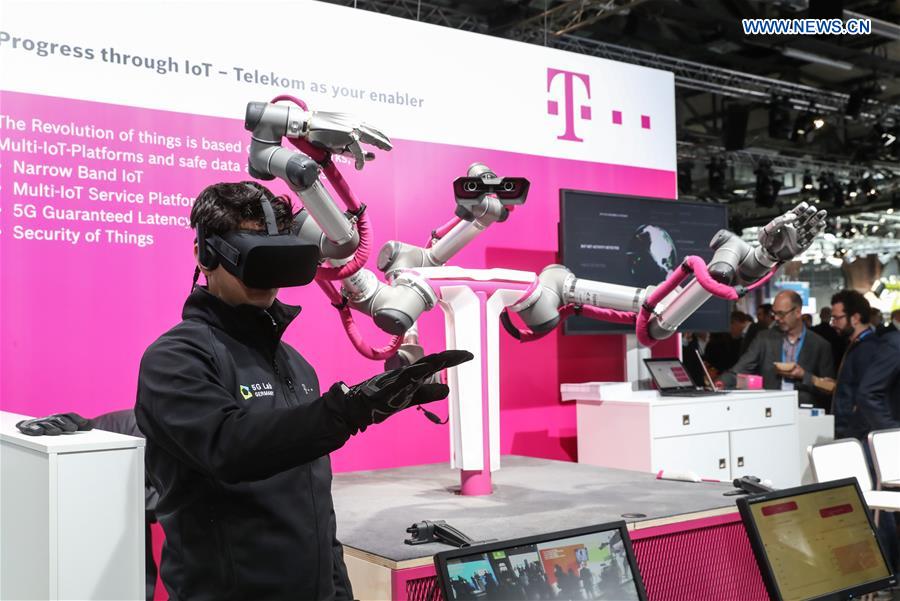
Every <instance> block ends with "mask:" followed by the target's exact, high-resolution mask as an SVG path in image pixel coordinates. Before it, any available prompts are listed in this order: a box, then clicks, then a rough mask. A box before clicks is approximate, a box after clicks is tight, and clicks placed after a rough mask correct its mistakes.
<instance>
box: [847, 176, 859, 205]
mask: <svg viewBox="0 0 900 601" xmlns="http://www.w3.org/2000/svg"><path fill="white" fill-rule="evenodd" d="M858 195H859V185H858V184H857V183H856V180H853V179H851V180H850V181H849V182H847V196H849V197H850V200H853V199H854V198H856V197H857V196H858Z"/></svg>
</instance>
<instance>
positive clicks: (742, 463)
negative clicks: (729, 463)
mask: <svg viewBox="0 0 900 601" xmlns="http://www.w3.org/2000/svg"><path fill="white" fill-rule="evenodd" d="M738 467H744V458H743V457H738Z"/></svg>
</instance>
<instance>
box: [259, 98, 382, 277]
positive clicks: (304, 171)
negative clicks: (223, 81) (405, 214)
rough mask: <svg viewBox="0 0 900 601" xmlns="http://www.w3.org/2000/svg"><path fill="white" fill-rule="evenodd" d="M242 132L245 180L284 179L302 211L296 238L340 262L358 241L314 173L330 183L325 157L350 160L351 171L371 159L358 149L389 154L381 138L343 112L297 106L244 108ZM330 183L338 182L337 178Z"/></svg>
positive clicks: (351, 222) (329, 165)
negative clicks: (287, 144)
mask: <svg viewBox="0 0 900 601" xmlns="http://www.w3.org/2000/svg"><path fill="white" fill-rule="evenodd" d="M276 100H278V99H276ZM244 128H245V129H247V130H249V131H250V132H252V134H251V142H250V159H249V163H250V164H249V173H250V175H251V176H253V177H255V178H257V179H262V180H271V179H274V178H276V177H278V178H279V179H282V180H284V181H285V182H286V183H287V184H288V186H289V187H290V188H291V189H292V190H293V191H294V192H296V193H297V195H298V196H299V197H300V199H301V201H302V202H303V208H304V210H303V211H301V212H300V214H299V215H298V216H297V219H296V220H295V223H294V229H295V231H297V232H298V234H299V235H300V237H301V239H304V240H307V241H311V242H315V243H316V244H318V245H319V250H320V252H321V253H322V256H323V257H325V258H328V259H334V260H336V261H341V260H344V259H348V258H349V257H351V256H352V255H353V253H355V252H356V249H357V248H358V246H359V242H360V241H359V231H358V229H357V228H356V227H354V225H355V215H348V214H345V213H344V212H342V211H341V210H340V209H339V208H338V205H337V203H336V202H335V201H334V199H333V198H332V196H331V194H330V193H329V192H328V190H327V189H326V188H325V186H324V185H323V184H322V182H321V181H320V180H319V174H320V171H321V170H322V169H323V168H324V169H326V172H327V174H328V175H329V177H330V178H331V177H333V174H336V173H337V171H336V169H334V165H333V164H332V163H331V154H342V155H350V156H353V157H354V159H355V163H356V168H357V169H362V168H363V166H364V165H365V162H366V161H367V160H372V159H374V158H375V155H374V154H373V153H370V152H365V151H363V149H362V146H361V144H369V145H373V146H375V147H377V148H380V149H382V150H390V149H391V141H390V140H389V139H388V138H387V136H385V135H384V134H382V133H381V132H380V131H378V130H376V129H374V128H372V127H369V126H368V125H366V124H364V123H359V122H357V121H355V120H354V119H353V118H352V117H350V116H349V115H345V114H343V113H328V112H322V111H311V112H310V111H307V110H305V107H303V106H298V105H294V106H290V105H279V104H273V103H265V102H251V103H248V104H247V111H246V114H245V117H244ZM284 137H287V138H288V139H291V140H292V141H295V144H296V145H297V146H298V148H300V149H301V150H304V151H305V154H304V153H303V152H297V151H292V150H289V149H287V148H284V147H282V146H281V141H282V138H284ZM314 159H315V160H314ZM335 179H339V182H341V183H342V182H343V179H342V178H340V177H339V175H338V176H337V178H335ZM334 183H335V184H336V185H337V184H338V182H334ZM310 217H311V218H310Z"/></svg>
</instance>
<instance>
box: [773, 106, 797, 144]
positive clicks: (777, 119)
mask: <svg viewBox="0 0 900 601" xmlns="http://www.w3.org/2000/svg"><path fill="white" fill-rule="evenodd" d="M791 131H792V129H791V106H790V103H789V102H788V101H787V100H786V99H785V98H783V97H781V96H773V97H772V101H771V103H770V104H769V137H770V138H774V139H776V140H787V139H788V138H790V137H791Z"/></svg>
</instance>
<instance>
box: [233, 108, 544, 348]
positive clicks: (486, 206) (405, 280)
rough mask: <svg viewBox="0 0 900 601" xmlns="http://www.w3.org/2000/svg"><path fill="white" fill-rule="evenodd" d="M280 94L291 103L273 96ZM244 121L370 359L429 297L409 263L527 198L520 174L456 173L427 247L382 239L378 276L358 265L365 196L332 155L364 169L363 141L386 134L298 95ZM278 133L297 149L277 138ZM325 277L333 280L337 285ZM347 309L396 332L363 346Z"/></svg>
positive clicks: (364, 252)
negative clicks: (444, 213) (290, 194)
mask: <svg viewBox="0 0 900 601" xmlns="http://www.w3.org/2000/svg"><path fill="white" fill-rule="evenodd" d="M280 100H290V101H292V102H293V105H284V104H275V103H276V102H278V101H280ZM244 127H245V128H246V129H247V130H249V131H250V132H252V134H251V144H250V157H249V173H250V175H251V176H253V177H256V178H258V179H263V180H271V179H274V178H276V177H278V178H280V179H282V180H284V181H285V182H286V183H287V184H288V186H289V187H290V188H291V189H292V190H293V191H294V192H295V193H297V194H298V196H299V197H300V200H301V202H302V204H303V209H302V210H301V211H300V213H298V215H297V216H296V217H295V219H294V225H293V230H294V232H295V233H296V234H297V235H298V236H299V237H300V239H301V240H304V241H306V242H309V243H312V244H315V245H316V246H317V247H318V248H319V251H320V254H321V256H322V258H323V259H325V260H326V262H327V264H326V265H320V267H319V270H318V273H317V276H316V280H317V283H318V284H319V286H320V287H321V288H322V290H323V291H324V292H325V293H326V294H327V295H328V297H329V298H330V300H331V302H332V304H333V305H334V306H335V307H337V308H338V310H339V311H340V312H341V319H342V321H343V323H344V327H345V329H346V331H347V334H348V336H349V337H350V339H351V342H353V345H354V346H355V347H356V349H357V350H358V351H359V352H360V353H362V354H363V355H365V356H366V357H369V358H370V359H384V358H387V357H388V356H391V355H393V354H394V353H395V352H396V351H397V349H398V348H399V347H400V344H401V343H402V342H403V339H402V338H401V336H402V335H403V334H404V333H406V332H408V331H410V330H411V329H412V330H411V331H410V335H409V337H408V338H409V340H414V339H415V337H416V332H415V328H414V325H415V322H416V320H417V319H418V318H419V316H420V315H421V314H422V313H423V312H425V311H428V310H430V309H431V308H433V307H434V305H435V303H436V302H437V296H436V295H435V293H434V291H433V290H432V289H431V287H430V286H429V285H428V283H427V281H426V280H425V279H424V278H422V277H421V276H419V275H418V274H416V273H415V272H414V271H412V270H414V269H415V268H418V267H434V266H440V265H443V264H444V263H446V262H447V261H448V260H450V259H451V258H452V257H453V256H454V255H456V254H457V253H458V252H459V251H460V250H462V248H464V247H465V245H466V244H468V243H469V242H471V241H472V240H473V239H475V237H477V236H478V235H479V234H480V233H481V232H482V231H484V230H485V229H486V228H487V227H488V226H490V225H491V224H493V223H496V222H498V221H504V220H505V219H506V218H507V217H508V215H509V211H510V210H512V208H513V206H514V205H516V204H522V203H523V202H525V197H526V195H527V192H528V187H529V184H528V181H527V180H526V179H524V178H499V177H497V175H496V174H494V173H493V172H492V171H491V170H490V169H489V168H488V167H486V166H485V165H482V164H480V163H476V164H474V165H472V166H471V167H470V168H469V171H468V173H467V177H463V178H458V179H457V180H456V181H455V182H454V192H455V195H456V203H457V209H456V215H457V216H456V218H455V219H454V220H452V221H451V222H449V223H447V224H446V225H444V226H443V227H441V228H439V229H438V230H435V231H434V232H432V239H431V241H430V242H429V244H428V245H427V246H426V247H425V248H421V247H417V246H413V245H410V244H405V243H403V242H398V241H390V242H388V243H387V244H385V245H384V247H383V248H382V249H381V252H380V254H379V258H378V267H379V269H380V270H381V271H383V272H384V273H385V275H386V277H387V279H388V283H384V282H381V281H379V279H378V277H377V276H376V275H375V274H374V273H373V272H372V271H370V270H368V269H366V268H365V267H364V265H365V263H366V260H367V259H368V251H369V243H370V238H371V232H370V229H369V226H368V221H367V219H366V216H365V205H363V204H361V203H359V202H358V201H357V200H356V198H355V197H354V196H353V194H352V192H351V191H350V188H349V186H348V185H347V184H346V182H345V181H344V179H343V178H342V177H341V174H340V172H338V170H337V168H336V167H335V165H334V163H333V162H332V161H331V155H332V154H334V153H337V154H342V155H348V156H352V157H353V158H354V161H355V165H356V168H357V169H362V168H363V167H364V166H365V163H366V161H369V160H372V159H373V158H374V155H373V154H372V153H370V152H366V151H364V150H363V147H362V145H363V144H366V145H371V146H375V147H376V148H380V149H382V150H390V149H391V142H390V140H389V139H388V138H387V136H385V135H384V134H382V133H381V132H380V131H378V130H377V129H374V128H372V127H370V126H368V125H366V124H364V123H361V122H358V121H356V120H355V119H353V118H352V117H350V116H349V115H345V114H342V113H328V112H321V111H309V110H307V107H306V105H305V104H303V103H302V101H299V100H297V99H295V98H291V97H288V96H279V97H278V98H275V99H273V101H272V103H263V102H251V103H249V104H248V105H247V110H246V114H245V119H244ZM284 138H287V139H288V140H289V141H290V142H291V143H292V144H293V145H294V146H296V147H297V149H298V151H294V150H289V149H287V148H284V147H282V146H281V142H282V139H284ZM321 172H324V173H325V175H326V177H327V179H328V181H329V183H330V184H331V186H332V187H333V188H334V189H335V190H336V191H337V192H338V194H339V195H340V196H341V198H342V199H343V201H344V204H345V205H346V207H347V210H346V211H341V210H340V209H339V207H338V205H337V203H336V202H335V200H334V198H332V196H331V194H330V193H329V191H328V189H327V188H326V187H325V186H324V185H323V183H322V182H321V181H320V173H321ZM329 280H340V281H341V290H340V292H338V290H336V289H335V288H334V286H333V285H332V283H331V282H330V281H329ZM350 308H353V309H356V310H357V311H360V312H362V313H365V314H367V315H369V316H371V317H372V318H373V320H374V321H375V324H376V325H377V326H378V327H379V328H380V329H382V330H383V331H385V332H387V333H389V334H393V335H394V336H395V337H394V339H393V340H392V342H391V343H390V344H389V345H388V346H386V347H384V348H382V349H373V348H371V347H368V346H366V345H365V344H364V343H363V341H362V336H361V335H360V333H359V331H358V329H357V328H356V326H355V324H354V322H353V317H352V315H351V313H350Z"/></svg>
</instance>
